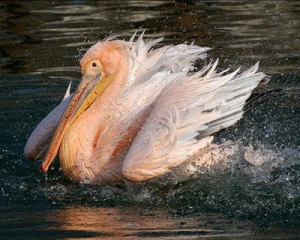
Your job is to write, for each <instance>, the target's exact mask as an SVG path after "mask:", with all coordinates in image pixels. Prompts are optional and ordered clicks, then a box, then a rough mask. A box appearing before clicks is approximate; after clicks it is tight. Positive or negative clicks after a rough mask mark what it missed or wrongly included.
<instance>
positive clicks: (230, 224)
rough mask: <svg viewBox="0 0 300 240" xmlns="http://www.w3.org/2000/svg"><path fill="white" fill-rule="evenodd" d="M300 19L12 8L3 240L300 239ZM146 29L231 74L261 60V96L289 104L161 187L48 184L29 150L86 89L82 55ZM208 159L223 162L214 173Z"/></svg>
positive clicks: (1, 116)
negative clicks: (200, 51)
mask: <svg viewBox="0 0 300 240" xmlns="http://www.w3.org/2000/svg"><path fill="white" fill-rule="evenodd" d="M299 11H300V4H299V2H298V1H251V2H240V1H230V2H226V1H209V2H208V1H204V2H203V1H63V2H61V1H1V2H0V13H1V14H0V27H1V29H2V31H1V32H0V39H1V41H0V86H1V91H0V129H1V130H0V131H1V138H0V163H1V168H0V182H1V184H0V219H2V220H0V236H1V238H4V239H13V238H15V239H22V237H23V239H36V238H42V237H43V238H49V239H56V238H66V239H72V238H78V239H80V238H81V239H87V238H100V237H101V238H112V237H127V238H129V239H130V238H138V237H140V238H143V237H144V238H147V239H155V238H161V239H174V238H175V237H179V238H205V237H206V238H208V239H216V238H222V239H232V238H235V239H240V238H242V239H247V237H248V239H252V238H251V236H253V235H255V236H256V237H257V238H258V239H259V238H260V239H267V238H272V236H276V237H278V238H281V239H283V238H289V237H290V238H291V237H293V236H298V235H297V233H299V223H300V218H299V216H300V201H299V200H300V188H299V182H300V167H299V158H300V151H299V145H300V142H299V136H300V128H299V126H298V125H299V122H300V111H299V107H300V105H299V100H300V95H299V86H300V81H299V66H300V64H299V63H300V62H299V53H300V47H299V46H300V44H299V41H300V40H299V34H298V33H299V28H300V15H299ZM144 29H145V30H146V37H150V38H152V37H161V36H163V37H164V41H163V42H162V44H177V43H181V42H192V41H194V42H195V43H196V44H198V45H202V46H208V47H213V49H212V50H211V51H210V56H209V57H210V58H214V59H215V58H220V63H221V65H220V68H227V67H231V68H235V67H237V66H239V65H243V66H244V67H245V68H246V67H248V66H250V65H252V64H253V63H255V62H256V61H257V60H259V61H260V64H261V67H260V69H261V70H262V71H264V72H266V73H267V74H268V75H270V76H271V81H270V82H269V83H268V85H266V86H261V88H260V89H258V92H263V91H267V90H273V89H283V90H284V94H283V95H281V96H280V97H275V98H273V99H272V100H271V101H267V102H264V103H263V104H262V105H259V106H258V107H257V108H255V109H253V110H252V111H249V112H248V113H247V114H246V116H245V117H244V118H243V120H242V121H240V122H239V123H238V124H236V125H235V126H234V127H232V128H230V129H228V130H226V131H224V132H222V133H220V134H219V135H218V136H217V138H216V141H215V143H216V144H217V145H215V146H213V147H212V148H210V149H206V150H203V152H201V154H202V155H201V157H198V158H197V157H196V158H194V159H193V160H192V161H191V162H189V163H187V164H185V165H184V166H182V167H181V168H178V169H175V171H174V173H171V174H169V175H167V176H164V177H162V178H160V179H156V180H153V181H150V182H146V183H141V184H132V183H129V182H125V183H120V184H116V185H112V186H111V185H102V186H87V185H82V184H78V185H77V184H71V183H69V182H66V181H65V179H64V178H63V177H62V175H61V172H60V171H59V168H58V165H55V166H54V167H53V169H51V171H50V173H49V175H48V176H46V177H45V176H43V175H42V174H41V173H40V172H39V171H38V164H35V163H28V162H27V161H25V160H24V158H23V147H24V144H25V141H26V138H27V137H28V135H29V133H30V132H31V131H32V129H33V128H34V126H35V125H36V123H37V122H39V121H40V119H42V118H43V117H44V116H45V114H46V113H47V112H49V110H50V109H52V108H53V106H55V105H56V104H57V103H58V102H60V100H61V98H62V97H63V95H64V92H65V90H66V87H67V86H68V84H69V81H70V80H73V81H74V82H75V84H74V85H76V83H78V81H79V78H80V74H79V68H78V59H79V58H80V56H81V55H82V53H84V51H85V50H86V49H87V48H88V47H89V46H90V45H91V44H92V43H94V42H96V41H98V40H99V39H103V38H104V37H107V36H108V35H110V34H118V35H119V37H120V38H128V37H130V36H131V35H132V34H133V33H134V32H135V31H137V30H144ZM218 156H219V157H218ZM220 156H221V157H220ZM203 158H209V159H211V160H212V162H213V161H215V163H216V164H214V165H213V168H209V169H207V168H206V167H205V166H202V165H201V164H200V163H201V160H203ZM270 226H272V227H273V228H271V227H270ZM262 227H265V228H262ZM267 227H268V228H267ZM292 227H293V229H291V228H292ZM285 228H288V229H289V231H288V233H285V232H284V229H285ZM282 229H283V230H282Z"/></svg>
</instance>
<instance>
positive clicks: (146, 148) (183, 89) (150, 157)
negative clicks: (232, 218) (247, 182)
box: [122, 61, 264, 181]
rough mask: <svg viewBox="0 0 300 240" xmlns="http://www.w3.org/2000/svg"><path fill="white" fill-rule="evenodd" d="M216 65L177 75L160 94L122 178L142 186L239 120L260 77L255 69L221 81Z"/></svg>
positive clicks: (227, 76) (134, 144) (133, 144)
mask: <svg viewBox="0 0 300 240" xmlns="http://www.w3.org/2000/svg"><path fill="white" fill-rule="evenodd" d="M217 63H218V61H216V62H215V63H214V64H209V65H208V66H206V67H205V68H204V69H202V70H201V71H200V72H198V73H196V74H193V75H187V72H182V73H181V74H179V75H178V76H177V78H176V79H175V80H174V81H172V82H170V83H169V84H168V85H167V87H166V88H165V89H164V90H163V91H162V92H161V94H160V95H159V96H158V97H157V100H156V101H155V105H154V107H153V109H152V111H151V113H150V115H149V118H148V119H147V120H146V122H145V124H144V125H143V127H142V128H141V130H140V132H139V133H138V135H137V137H136V138H135V140H134V142H133V143H132V145H131V147H130V149H129V151H128V153H127V155H126V157H125V160H124V162H123V167H122V173H123V176H124V177H125V178H127V179H129V180H132V181H144V180H147V179H149V178H152V177H155V176H158V175H161V174H163V173H166V172H167V171H169V169H170V168H172V167H175V166H177V165H179V164H180V163H182V162H183V161H185V160H186V158H187V157H188V156H190V155H192V154H195V153H196V152H197V151H198V150H199V149H200V148H202V147H204V146H206V145H207V144H209V143H210V142H211V141H212V140H213V137H212V136H210V135H211V134H213V133H215V132H217V131H219V130H220V129H223V128H226V127H228V126H230V125H232V124H234V123H235V122H237V121H238V120H239V119H240V118H241V116H242V114H243V110H242V108H243V105H244V104H245V101H246V99H247V98H248V97H249V96H250V94H251V91H252V90H253V89H254V88H255V87H256V86H257V85H258V84H259V82H260V81H261V80H262V79H263V77H264V74H263V73H256V71H257V68H258V64H256V65H255V66H253V67H252V68H250V69H249V70H247V71H245V72H244V73H242V74H240V75H236V74H237V72H238V70H239V69H238V70H237V71H235V72H233V73H231V74H227V75H224V73H225V72H226V71H224V72H221V73H217V72H216V71H215V68H216V66H217ZM196 137H197V139H199V137H200V140H197V139H196Z"/></svg>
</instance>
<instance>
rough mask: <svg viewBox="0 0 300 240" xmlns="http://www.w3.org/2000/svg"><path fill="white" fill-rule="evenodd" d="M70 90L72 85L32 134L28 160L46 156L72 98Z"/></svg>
mask: <svg viewBox="0 0 300 240" xmlns="http://www.w3.org/2000/svg"><path fill="white" fill-rule="evenodd" d="M70 88H71V83H70V84H69V86H68V88H67V91H66V93H65V96H64V98H63V100H62V101H61V103H60V104H59V105H58V106H57V107H55V108H54V109H53V110H52V111H51V112H50V113H49V114H48V115H47V116H46V117H45V118H44V119H43V120H42V121H41V122H40V123H39V124H38V125H37V126H36V128H35V129H34V130H33V132H32V133H31V135H30V137H29V138H28V140H27V143H26V145H25V148H24V155H25V157H26V158H27V159H30V160H32V161H35V160H39V159H41V158H43V157H44V156H45V154H46V151H47V149H48V147H49V144H50V141H51V139H52V137H53V134H54V132H55V130H56V128H57V125H58V122H59V120H60V118H61V116H62V114H63V113H64V111H65V109H66V107H67V106H68V104H69V102H70V99H71V97H72V95H71V94H70Z"/></svg>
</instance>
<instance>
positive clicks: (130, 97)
mask: <svg viewBox="0 0 300 240" xmlns="http://www.w3.org/2000/svg"><path fill="white" fill-rule="evenodd" d="M160 41H162V39H161V38H160V39H154V40H144V39H143V34H142V35H141V36H140V37H137V36H136V35H134V36H133V37H132V38H131V39H130V40H129V41H123V40H116V39H114V38H108V39H106V40H104V41H102V42H98V43H96V44H95V45H93V46H92V47H91V48H90V49H89V50H88V51H87V52H86V53H85V54H84V56H83V57H82V59H81V61H80V67H81V73H82V80H81V82H80V84H79V86H78V88H77V90H76V91H75V93H73V94H70V91H69V89H68V90H67V93H66V95H65V97H64V99H63V100H62V102H61V103H60V104H59V105H58V106H57V107H56V108H54V109H53V110H52V111H51V112H50V113H49V114H48V116H46V117H45V118H44V119H43V120H42V121H41V122H40V123H39V125H38V126H37V127H36V128H35V130H34V131H33V133H32V134H31V136H30V137H29V139H28V141H27V143H26V146H25V151H24V152H25V156H26V158H28V159H30V160H38V159H42V158H44V160H43V163H42V165H41V170H42V172H44V173H45V172H47V170H48V168H49V166H50V165H51V163H52V161H53V160H54V158H55V157H56V155H58V157H59V160H60V165H61V169H62V171H63V173H64V174H65V176H66V177H67V178H69V179H70V180H72V181H77V182H86V181H88V182H89V183H102V182H108V181H118V180H121V179H127V180H131V181H135V182H140V181H145V180H148V179H151V178H153V177H156V176H160V175H162V174H164V173H166V172H168V171H170V170H171V169H172V168H173V167H176V166H178V165H179V164H181V163H182V162H184V161H185V160H186V159H187V158H188V157H189V156H191V155H194V154H196V153H197V152H198V151H199V149H201V148H203V147H205V146H207V145H209V144H210V143H211V142H212V140H213V136H212V135H213V134H214V133H216V132H218V131H219V130H221V129H224V128H227V127H229V126H231V125H233V124H235V123H236V122H237V121H238V120H239V119H240V118H241V117H242V115H243V106H244V105H245V102H246V100H247V99H248V98H249V96H250V95H251V92H252V90H253V89H254V88H255V87H256V86H257V85H258V84H259V82H260V81H261V80H262V79H263V78H264V76H265V75H264V74H263V73H260V72H257V70H258V63H257V64H255V65H254V66H253V67H251V68H250V69H248V70H246V71H244V72H242V73H238V72H239V69H237V70H236V71H234V72H231V73H228V70H225V71H222V72H217V71H216V67H217V64H218V60H216V61H215V62H211V63H209V64H207V65H205V64H203V68H202V69H201V70H199V71H195V67H194V63H195V61H196V60H200V61H201V60H203V59H205V58H206V57H207V51H208V50H210V48H205V47H199V46H196V45H193V44H191V45H188V44H180V45H176V46H163V47H160V48H155V45H157V44H158V43H159V42H160ZM203 62H204V61H203Z"/></svg>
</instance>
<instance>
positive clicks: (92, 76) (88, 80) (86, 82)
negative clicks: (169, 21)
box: [41, 40, 131, 173]
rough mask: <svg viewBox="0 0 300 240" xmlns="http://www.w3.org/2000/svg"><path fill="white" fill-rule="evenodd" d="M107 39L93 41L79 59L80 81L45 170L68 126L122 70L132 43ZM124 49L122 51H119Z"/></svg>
mask: <svg viewBox="0 0 300 240" xmlns="http://www.w3.org/2000/svg"><path fill="white" fill-rule="evenodd" d="M119 42H121V41H117V40H116V41H104V42H99V43H97V44H95V45H93V46H92V47H91V48H90V49H89V50H88V51H87V52H86V53H85V54H84V56H83V57H82V59H81V60H80V69H81V73H82V78H81V82H80V84H79V86H78V88H77V90H76V91H75V93H74V95H73V97H72V99H71V101H70V103H69V105H68V106H67V108H66V110H65V112H64V114H63V115H62V117H61V119H60V122H59V124H58V127H57V129H56V131H55V133H54V135H53V138H52V140H51V143H50V145H49V148H48V151H47V153H46V156H45V158H44V161H43V163H42V165H41V171H42V172H44V173H46V172H47V171H48V168H49V166H50V165H51V163H52V161H53V160H54V158H55V156H56V155H57V152H58V150H59V147H60V144H61V141H62V139H63V137H64V134H65V133H66V131H67V130H68V128H69V126H70V125H71V124H72V123H73V122H74V121H75V120H76V119H77V118H78V117H79V116H80V115H81V114H82V113H83V112H84V111H85V110H86V109H87V108H88V107H89V106H90V105H91V104H92V103H93V102H94V101H95V99H96V98H97V97H99V95H101V94H102V93H103V92H104V91H105V89H106V88H107V87H108V86H109V85H110V84H111V83H112V82H113V81H114V79H115V77H116V75H118V73H119V72H120V71H121V69H122V68H121V67H120V66H122V64H123V63H124V62H125V61H124V58H126V57H127V56H128V53H129V47H130V46H131V45H130V44H128V43H127V44H122V45H120V44H119ZM120 53H121V54H120Z"/></svg>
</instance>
